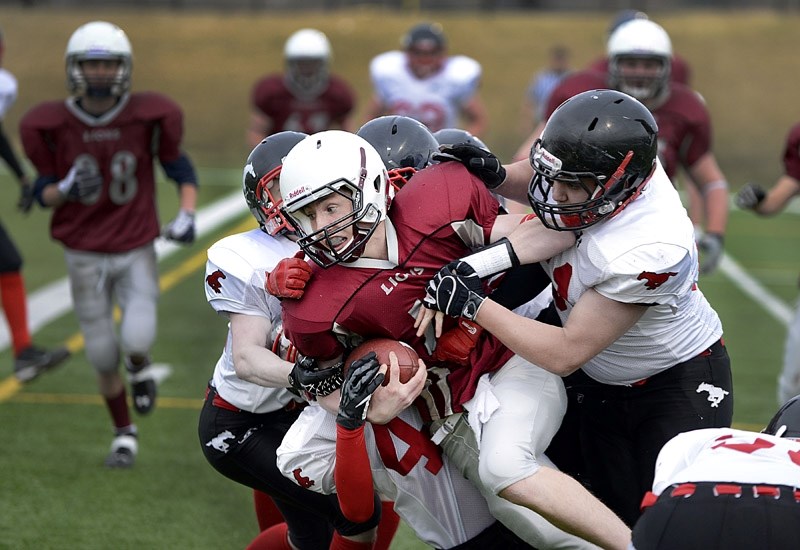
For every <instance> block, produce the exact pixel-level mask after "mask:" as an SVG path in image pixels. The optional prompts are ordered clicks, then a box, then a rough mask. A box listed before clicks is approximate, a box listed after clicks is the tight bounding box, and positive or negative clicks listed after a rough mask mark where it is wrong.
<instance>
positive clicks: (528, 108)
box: [522, 44, 571, 135]
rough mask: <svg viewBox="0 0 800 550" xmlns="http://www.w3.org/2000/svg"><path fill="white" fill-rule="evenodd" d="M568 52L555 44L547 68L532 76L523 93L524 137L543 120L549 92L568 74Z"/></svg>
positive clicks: (565, 48)
mask: <svg viewBox="0 0 800 550" xmlns="http://www.w3.org/2000/svg"><path fill="white" fill-rule="evenodd" d="M569 62H570V51H569V48H567V47H566V46H564V45H562V44H556V45H555V46H553V47H552V48H550V52H549V56H548V63H547V66H546V67H544V68H543V69H542V70H540V71H539V72H537V73H536V74H535V75H533V78H532V79H531V81H530V84H528V89H527V90H526V91H525V101H524V102H523V114H524V118H523V119H522V123H523V124H524V131H525V135H527V134H528V133H530V131H531V130H533V127H534V126H535V125H536V124H537V123H539V122H540V121H541V120H542V119H543V118H544V110H545V107H546V106H547V100H548V98H549V97H550V92H552V91H553V89H554V88H555V87H556V86H558V83H559V82H561V80H562V79H563V78H564V77H565V76H567V75H568V74H569V73H570V72H571V69H570V66H569Z"/></svg>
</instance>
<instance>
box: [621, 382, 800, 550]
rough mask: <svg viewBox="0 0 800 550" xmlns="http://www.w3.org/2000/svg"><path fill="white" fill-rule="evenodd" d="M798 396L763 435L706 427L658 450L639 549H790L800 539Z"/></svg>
mask: <svg viewBox="0 0 800 550" xmlns="http://www.w3.org/2000/svg"><path fill="white" fill-rule="evenodd" d="M798 487H800V395H798V396H795V397H793V398H791V399H790V400H789V401H787V402H786V403H785V404H784V405H783V406H782V407H781V408H780V409H779V410H778V412H777V413H775V415H774V416H773V417H772V420H770V422H769V424H768V425H767V427H766V428H764V430H763V431H762V432H751V431H745V430H734V429H731V428H717V429H714V428H709V429H705V430H694V431H689V432H685V433H682V434H679V435H676V436H675V437H674V438H672V439H671V440H669V441H668V442H667V443H666V445H664V447H663V448H662V449H661V452H660V453H659V455H658V460H657V461H656V470H655V479H654V480H653V490H652V491H651V492H649V493H648V494H647V496H646V497H645V498H644V500H643V502H642V508H643V514H642V517H641V518H640V519H639V521H638V522H637V523H636V525H635V527H634V529H633V548H635V549H636V550H667V549H672V548H726V549H730V550H749V549H751V548H770V549H772V550H790V549H794V548H797V541H798V540H800V490H799V489H798Z"/></svg>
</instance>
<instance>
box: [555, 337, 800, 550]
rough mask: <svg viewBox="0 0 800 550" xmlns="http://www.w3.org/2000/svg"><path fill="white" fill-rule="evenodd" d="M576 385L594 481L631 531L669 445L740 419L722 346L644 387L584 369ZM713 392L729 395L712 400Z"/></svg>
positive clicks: (573, 401) (574, 399) (572, 398)
mask: <svg viewBox="0 0 800 550" xmlns="http://www.w3.org/2000/svg"><path fill="white" fill-rule="evenodd" d="M570 382H571V383H570V384H567V386H568V388H569V389H568V392H569V394H570V395H569V406H570V407H571V408H573V411H572V414H577V424H578V426H579V427H578V437H579V445H580V451H579V452H580V454H581V456H582V458H583V468H585V474H586V477H587V481H588V483H587V484H588V486H589V487H590V488H591V490H592V492H593V493H594V494H595V495H596V496H597V497H598V498H600V499H601V500H602V501H603V502H604V503H605V504H606V505H607V506H608V507H609V508H611V509H612V510H613V511H614V512H616V513H617V514H618V515H619V516H620V517H621V518H622V520H623V521H624V522H625V523H627V524H628V525H629V526H633V524H634V523H636V520H637V519H638V518H639V514H640V511H639V506H640V504H641V501H642V497H643V496H644V494H645V493H646V492H647V491H649V490H650V489H651V488H652V484H653V477H654V473H655V465H656V458H657V456H658V453H659V451H660V450H661V448H662V447H663V446H664V444H665V443H666V442H667V441H669V440H670V439H672V438H673V437H674V436H676V435H678V434H679V433H682V432H686V431H689V430H696V429H700V428H721V427H728V426H730V425H731V422H732V420H733V382H732V379H731V367H730V358H729V357H728V353H727V351H726V349H725V347H724V346H723V345H722V344H721V343H720V342H717V343H715V344H714V345H713V346H711V348H709V350H708V351H707V352H705V353H703V354H701V355H698V356H697V357H694V358H692V359H690V360H688V361H685V362H683V363H680V364H678V365H675V366H674V367H672V368H670V369H668V370H666V371H663V372H661V373H659V374H656V375H655V376H652V377H650V378H648V379H647V380H646V381H645V382H644V383H642V384H640V385H635V386H611V385H607V384H601V383H599V382H596V381H594V380H592V379H590V378H589V377H588V376H586V375H585V374H583V373H582V372H581V373H580V374H578V375H577V376H572V377H571V380H570ZM704 388H705V389H704ZM714 388H716V389H714ZM712 392H713V393H714V394H715V395H719V393H718V392H728V393H727V394H724V397H722V398H721V399H712V397H713V396H712ZM574 409H577V411H575V410H574ZM568 414H569V413H568ZM556 464H558V462H556ZM582 481H584V480H582ZM798 547H799V548H800V546H798Z"/></svg>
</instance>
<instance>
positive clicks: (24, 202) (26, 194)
mask: <svg viewBox="0 0 800 550" xmlns="http://www.w3.org/2000/svg"><path fill="white" fill-rule="evenodd" d="M31 208H33V185H31V184H30V183H27V182H25V183H22V184H21V185H20V188H19V200H18V201H17V209H18V210H19V211H20V212H22V213H23V214H27V213H28V212H30V211H31Z"/></svg>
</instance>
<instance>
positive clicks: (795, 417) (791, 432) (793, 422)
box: [764, 395, 800, 439]
mask: <svg viewBox="0 0 800 550" xmlns="http://www.w3.org/2000/svg"><path fill="white" fill-rule="evenodd" d="M764 433H765V434H771V435H776V436H778V437H787V438H789V439H800V395H796V396H794V397H792V398H791V399H790V400H789V401H787V402H786V403H784V404H783V406H782V407H781V408H780V409H778V412H777V413H775V416H773V417H772V420H770V421H769V424H768V425H767V427H766V428H764Z"/></svg>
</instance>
